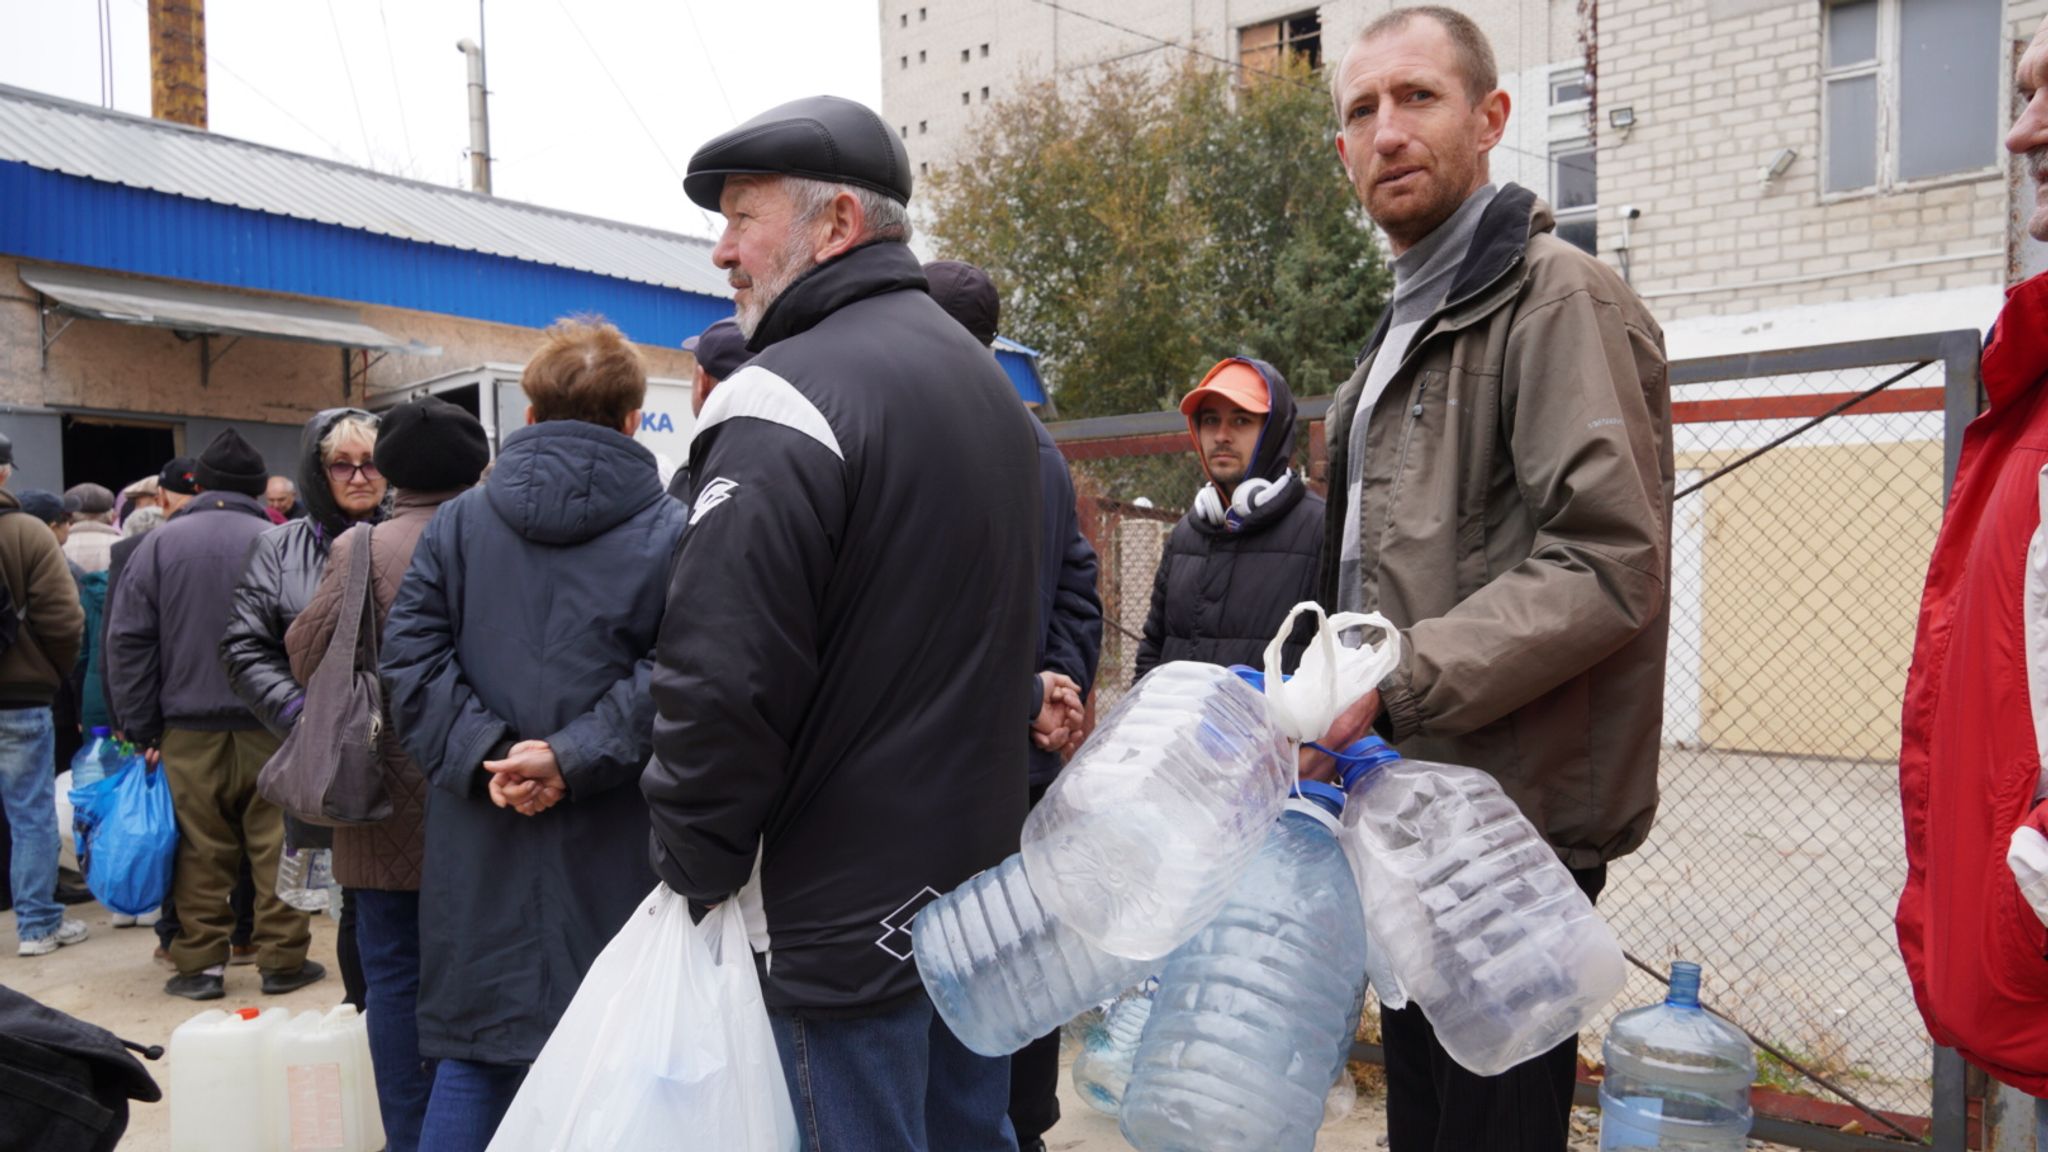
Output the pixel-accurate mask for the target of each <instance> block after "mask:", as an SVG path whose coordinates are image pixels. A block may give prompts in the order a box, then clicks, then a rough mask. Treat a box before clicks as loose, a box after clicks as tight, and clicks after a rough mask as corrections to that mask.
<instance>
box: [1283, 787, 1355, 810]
mask: <svg viewBox="0 0 2048 1152" xmlns="http://www.w3.org/2000/svg"><path fill="white" fill-rule="evenodd" d="M1289 795H1293V796H1299V797H1301V798H1302V799H1304V800H1309V801H1313V802H1314V803H1316V804H1320V805H1321V806H1323V807H1324V808H1326V809H1328V810H1329V812H1330V814H1331V815H1333V816H1341V815H1343V813H1344V790H1343V789H1342V788H1339V787H1337V786H1336V785H1335V784H1325V783H1323V782H1322V781H1320V780H1298V781H1296V782H1295V784H1294V788H1293V789H1292V791H1291V792H1290V793H1289Z"/></svg>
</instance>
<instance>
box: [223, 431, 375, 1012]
mask: <svg viewBox="0 0 2048 1152" xmlns="http://www.w3.org/2000/svg"><path fill="white" fill-rule="evenodd" d="M376 446H377V417H375V416H372V415H371V414H370V413H368V412H365V411H363V410H362V409H360V408H329V409H327V410H326V411H324V412H321V413H320V414H318V415H316V416H314V417H313V418H312V419H311V420H308V421H306V429H305V431H304V432H303V433H301V434H300V436H299V469H298V471H299V476H298V483H299V499H300V501H301V502H302V503H303V504H304V505H305V508H306V515H305V516H304V517H302V518H301V519H298V520H287V521H285V522H284V523H283V524H280V525H278V526H277V527H275V528H272V529H270V530H269V531H267V532H265V533H264V534H263V535H261V536H259V537H257V538H256V545H255V547H254V548H252V549H250V551H249V560H248V563H247V564H246V565H245V566H244V567H243V569H242V579H241V583H240V584H238V585H237V586H236V587H235V609H234V615H233V616H232V617H231V618H230V619H229V621H228V627H227V631H226V632H225V633H224V634H223V635H222V636H221V641H220V658H221V663H222V664H223V665H224V666H225V667H226V668H227V673H228V681H229V683H231V684H233V685H234V687H235V694H236V695H238V696H240V697H241V698H242V702H243V703H245V704H247V705H248V706H249V710H250V711H252V712H254V713H255V714H256V717H257V719H259V720H261V721H263V723H264V725H265V726H266V727H268V728H269V729H270V731H271V732H272V733H273V734H275V735H276V736H277V737H278V738H279V739H280V740H281V739H283V738H284V737H285V736H286V735H288V734H289V733H290V732H291V730H292V725H293V724H294V723H295V722H297V720H298V718H299V710H300V708H301V707H302V706H303V705H304V704H305V701H306V690H305V687H304V686H303V685H301V684H300V683H299V682H298V680H296V679H294V678H293V676H292V665H291V657H290V656H289V655H288V654H287V653H286V651H285V644H284V634H285V630H286V629H288V628H290V627H291V624H292V621H293V620H295V619H297V618H298V615H299V613H300V612H303V611H305V608H306V605H307V604H308V603H309V602H311V601H312V599H313V590H314V589H315V588H317V587H318V586H319V584H320V574H321V572H323V571H324V570H325V569H326V567H327V553H328V551H329V550H330V549H332V548H333V546H334V541H335V540H336V539H337V538H339V537H340V536H341V534H342V533H343V532H346V531H348V530H349V528H350V527H352V526H354V525H356V524H362V523H373V522H375V521H377V520H380V519H382V518H383V512H384V492H385V487H386V485H385V482H384V477H383V476H382V475H381V474H380V473H379V472H378V471H377V464H376V461H375V460H374V459H373V457H372V453H373V451H374V450H375V448H376ZM288 823H289V825H290V834H289V835H288V837H287V838H288V840H289V842H290V843H291V844H293V845H295V846H297V845H310V843H311V841H310V840H309V838H308V836H307V833H309V832H310V833H311V834H312V835H313V836H318V837H321V838H322V839H320V841H319V843H321V844H325V843H326V840H325V839H324V837H325V836H327V835H328V834H329V833H328V832H327V830H326V829H310V828H308V826H305V825H301V824H299V823H298V822H297V821H288ZM336 946H337V951H338V952H339V954H340V959H341V978H342V986H343V990H344V998H345V999H346V1000H347V1001H348V1002H349V1003H350V1004H353V1005H355V1006H356V1007H357V1008H358V1009H361V1008H362V1007H363V976H362V966H361V964H360V962H359V961H358V958H357V954H356V947H355V918H354V916H353V914H352V911H351V909H350V908H349V906H348V900H347V894H346V890H344V893H343V903H342V919H341V933H340V939H339V940H338V941H337V945H336ZM306 970H307V971H306V973H304V974H302V975H301V977H300V984H296V985H294V987H298V986H303V984H310V983H312V982H313V981H314V980H318V979H319V978H320V977H321V976H322V975H324V973H323V972H322V971H320V968H319V965H317V964H314V963H313V962H312V961H310V960H309V961H307V962H306ZM270 983H271V982H270V981H269V980H267V979H266V980H265V981H264V988H263V990H264V991H265V992H270V991H273V989H272V988H271V986H270ZM275 990H276V991H288V990H289V989H283V988H279V989H275Z"/></svg>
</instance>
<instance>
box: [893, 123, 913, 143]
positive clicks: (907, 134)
mask: <svg viewBox="0 0 2048 1152" xmlns="http://www.w3.org/2000/svg"><path fill="white" fill-rule="evenodd" d="M896 131H898V132H901V133H902V134H903V138H904V139H905V140H908V139H910V125H908V124H905V125H903V126H901V127H899V128H897V129H896Z"/></svg>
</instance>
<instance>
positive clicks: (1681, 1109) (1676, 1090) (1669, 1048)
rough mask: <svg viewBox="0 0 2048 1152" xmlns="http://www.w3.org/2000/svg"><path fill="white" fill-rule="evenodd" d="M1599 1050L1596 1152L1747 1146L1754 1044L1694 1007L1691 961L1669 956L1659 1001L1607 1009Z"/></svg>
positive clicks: (1724, 1150)
mask: <svg viewBox="0 0 2048 1152" xmlns="http://www.w3.org/2000/svg"><path fill="white" fill-rule="evenodd" d="M1606 1054H1607V1078H1606V1079H1605V1080H1604V1081H1603V1082H1602V1083H1601V1085H1600V1149H1601V1152H1638V1150H1647V1149H1653V1148H1654V1149H1661V1150H1664V1152H1679V1150H1682V1152H1739V1150H1740V1149H1742V1148H1744V1147H1747V1145H1748V1136H1749V1124H1750V1120H1751V1112H1750V1107H1749V1086H1750V1085H1751V1084H1752V1083H1753V1082H1755V1080H1756V1051H1755V1050H1754V1049H1753V1048H1751V1047H1750V1043H1749V1038H1748V1037H1746V1036H1744V1035H1743V1034H1742V1032H1741V1030H1740V1029H1738V1028H1736V1027H1735V1026H1734V1025H1733V1024H1730V1023H1728V1022H1727V1021H1725V1020H1723V1019H1721V1018H1720V1017H1718V1016H1715V1015H1714V1014H1712V1013H1710V1012H1708V1011H1707V1010H1706V1009H1704V1008H1702V1007H1700V966H1699V965H1697V964H1689V963H1686V962H1684V961H1679V962H1678V963H1676V964H1673V965H1672V966H1671V992H1670V994H1669V995H1668V996H1666V997H1665V999H1664V1002H1663V1003H1662V1004H1652V1005H1650V1006H1648V1007H1645V1008H1637V1009H1634V1010H1632V1011H1629V1012H1624V1013H1622V1014H1621V1015H1619V1016H1617V1017H1615V1018H1614V1023H1613V1025H1612V1026H1610V1027H1609V1028H1608V1029H1607V1044H1606Z"/></svg>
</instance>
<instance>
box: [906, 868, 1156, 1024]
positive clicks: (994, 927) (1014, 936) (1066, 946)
mask: <svg viewBox="0 0 2048 1152" xmlns="http://www.w3.org/2000/svg"><path fill="white" fill-rule="evenodd" d="M910 938H911V949H912V951H913V952H914V953H915V955H916V957H917V974H918V976H919V977H920V978H922V979H923V980H924V987H925V991H926V992H927V993H929V994H930V995H931V998H932V1004H933V1006H935V1007H936V1008H937V1009H938V1011H939V1016H940V1017H941V1018H943V1019H944V1020H945V1021H946V1026H947V1027H949V1028H951V1029H952V1030H953V1035H954V1036H956V1037H958V1038H959V1040H960V1042H961V1043H962V1044H965V1045H966V1046H967V1047H969V1048H970V1049H973V1050H974V1051H976V1052H979V1053H981V1054H982V1055H984V1056H1006V1055H1008V1054H1009V1053H1012V1052H1015V1051H1016V1050H1017V1049H1019V1048H1022V1047H1023V1046H1024V1045H1026V1044H1029V1043H1030V1042H1031V1041H1033V1040H1035V1039H1037V1038H1038V1037H1040V1036H1044V1035H1046V1034H1048V1033H1050V1032H1051V1031H1052V1030H1053V1029H1055V1028H1058V1027H1060V1026H1061V1025H1062V1024H1065V1023H1066V1022H1067V1021H1069V1020H1072V1019H1073V1018H1074V1017H1076V1016H1078V1015H1080V1014H1081V1013H1083V1012H1085V1011H1087V1010H1088V1009H1089V1008H1092V1007H1094V1006H1095V1005H1097V1004H1100V1003H1102V1002H1103V1000H1105V999H1107V998H1109V997H1111V996H1114V995H1116V994H1117V993H1118V992H1120V991H1122V990H1123V989H1125V988H1129V987H1130V986H1131V985H1132V984H1134V983H1136V982H1137V981H1138V980H1140V979H1142V978H1143V977H1144V975H1145V972H1146V969H1147V967H1148V964H1147V962H1145V961H1142V960H1128V959H1125V958H1123V957H1121V956H1112V955H1110V954H1109V953H1107V952H1104V951H1102V950H1101V949H1099V948H1096V947H1095V946H1094V945H1092V944H1090V943H1088V942H1087V941H1086V940H1083V939H1082V938H1081V937H1080V935H1079V934H1078V933H1076V932H1075V931H1074V930H1073V929H1072V928H1070V927H1068V926H1067V925H1066V924H1064V923H1062V922H1061V921H1060V919H1059V918H1058V917H1056V916H1054V915H1052V914H1051V913H1050V912H1048V911H1046V910H1045V908H1044V907H1043V906H1041V905H1040V903H1039V901H1038V896H1037V894H1036V893H1035V892H1034V891H1033V890H1032V887H1031V878H1030V876H1029V875H1028V874H1027V872H1026V871H1025V868H1024V858H1023V857H1022V856H1021V855H1017V856H1012V857H1010V858H1009V859H1008V860H1005V861H1003V862H1002V863H1001V864H998V865H996V866H995V867H994V868H991V869H989V870H988V871H986V872H983V873H981V874H979V875H977V876H975V877H974V878H973V879H971V880H969V881H968V882H967V883H965V884H962V885H961V886H960V887H958V888H955V889H953V890H952V891H951V892H948V893H946V894H945V895H944V896H942V897H940V898H939V899H937V900H935V901H933V902H932V903H930V904H927V905H925V906H924V908H922V909H921V910H919V912H918V914H917V917H916V919H914V920H912V921H911V926H910Z"/></svg>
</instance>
